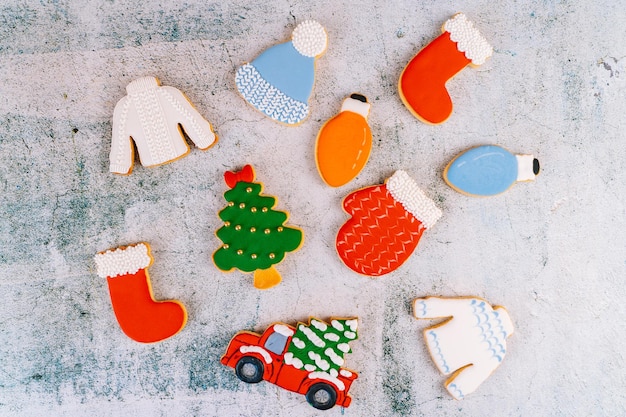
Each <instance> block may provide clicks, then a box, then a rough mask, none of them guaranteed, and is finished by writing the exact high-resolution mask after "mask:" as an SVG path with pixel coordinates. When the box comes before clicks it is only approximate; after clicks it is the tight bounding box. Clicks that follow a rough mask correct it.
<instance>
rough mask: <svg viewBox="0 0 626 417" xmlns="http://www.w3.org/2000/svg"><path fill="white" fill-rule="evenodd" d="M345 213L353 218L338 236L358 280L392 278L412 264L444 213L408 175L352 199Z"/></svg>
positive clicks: (399, 174) (339, 246)
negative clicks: (407, 263) (359, 276)
mask: <svg viewBox="0 0 626 417" xmlns="http://www.w3.org/2000/svg"><path fill="white" fill-rule="evenodd" d="M343 207H344V210H345V211H346V212H347V213H348V214H350V215H351V216H352V218H351V219H349V220H348V221H347V222H346V223H345V224H344V225H343V226H342V227H341V229H339V233H338V234H337V241H336V245H337V252H338V253H339V257H340V258H341V260H342V261H343V262H344V263H345V264H346V265H347V266H348V267H349V268H350V269H352V270H354V271H356V272H358V273H359V274H363V275H369V276H372V277H376V276H380V275H384V274H387V273H389V272H391V271H393V270H395V269H396V268H398V267H399V266H400V265H402V264H403V263H404V261H406V260H407V259H408V257H409V256H410V255H411V253H413V251H414V250H415V248H416V247H417V243H418V242H419V240H420V238H421V236H422V233H423V232H424V230H425V229H429V228H431V227H432V226H433V225H434V224H435V223H436V222H437V220H439V218H440V217H441V210H439V208H437V206H436V205H435V203H434V202H433V201H432V200H431V199H430V198H428V197H427V196H426V195H425V194H424V193H423V192H422V190H420V189H419V187H418V186H417V184H415V182H414V181H413V180H412V179H411V177H409V175H408V174H407V173H406V172H404V171H396V173H395V174H393V175H392V176H391V177H390V178H389V179H388V180H387V181H386V183H385V184H382V185H376V186H373V187H368V188H364V189H361V190H358V191H355V192H353V193H352V194H350V195H348V196H347V197H346V198H345V199H344V201H343Z"/></svg>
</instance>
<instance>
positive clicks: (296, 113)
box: [235, 20, 328, 126]
mask: <svg viewBox="0 0 626 417" xmlns="http://www.w3.org/2000/svg"><path fill="white" fill-rule="evenodd" d="M327 43H328V39H327V35H326V30H324V28H323V27H322V25H320V24H319V23H318V22H316V21H313V20H305V21H304V22H302V23H300V24H299V25H298V26H296V28H295V29H294V31H293V33H292V36H291V41H289V42H285V43H281V44H279V45H275V46H273V47H271V48H269V49H267V50H266V51H265V52H263V53H262V54H261V55H259V56H258V57H257V58H256V59H255V60H254V61H252V62H250V63H248V64H245V65H242V66H241V67H239V68H238V69H237V74H236V76H235V83H236V85H237V90H238V91H239V93H240V94H241V95H242V96H243V98H244V99H245V100H246V101H247V102H248V103H249V104H250V105H252V107H254V108H255V109H257V110H259V111H260V112H261V113H263V114H264V115H266V116H267V117H269V118H271V119H272V120H275V121H277V122H280V123H283V124H286V125H292V126H293V125H298V124H300V123H302V122H303V121H304V119H306V117H307V116H308V114H309V97H310V96H311V91H312V89H313V84H314V82H315V60H316V59H317V58H319V57H320V56H321V55H323V54H324V52H325V51H326V46H327Z"/></svg>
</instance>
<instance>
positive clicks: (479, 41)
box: [443, 13, 493, 65]
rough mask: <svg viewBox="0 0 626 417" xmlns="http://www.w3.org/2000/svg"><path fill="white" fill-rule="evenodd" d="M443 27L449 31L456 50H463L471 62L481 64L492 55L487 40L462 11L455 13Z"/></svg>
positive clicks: (491, 49)
mask: <svg viewBox="0 0 626 417" xmlns="http://www.w3.org/2000/svg"><path fill="white" fill-rule="evenodd" d="M443 29H444V30H445V31H446V32H448V33H450V39H452V40H453V41H454V42H456V44H457V48H458V50H459V51H460V52H463V53H464V54H465V56H466V57H467V59H470V60H471V61H472V64H474V65H482V64H483V63H484V62H485V61H486V60H487V58H489V57H490V56H491V55H493V48H492V47H491V45H490V44H489V42H487V40H486V39H485V38H484V37H483V35H481V33H480V32H479V31H478V29H476V28H475V27H474V24H473V23H472V22H471V21H469V20H467V16H465V15H464V14H463V13H457V14H455V15H454V16H453V17H452V18H451V19H448V20H447V21H446V23H445V24H444V25H443Z"/></svg>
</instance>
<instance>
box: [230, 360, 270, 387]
mask: <svg viewBox="0 0 626 417" xmlns="http://www.w3.org/2000/svg"><path fill="white" fill-rule="evenodd" d="M263 370H264V366H263V363H262V362H261V361H260V360H258V359H257V358H254V357H252V356H244V357H243V358H241V359H239V362H237V365H235V374H236V375H237V378H239V379H241V380H242V381H243V382H247V383H248V384H256V383H257V382H260V381H262V380H263Z"/></svg>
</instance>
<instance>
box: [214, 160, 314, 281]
mask: <svg viewBox="0 0 626 417" xmlns="http://www.w3.org/2000/svg"><path fill="white" fill-rule="evenodd" d="M224 180H225V181H226V184H227V185H228V186H229V187H230V190H228V191H226V192H225V193H224V198H225V199H226V201H228V205H227V206H226V207H225V208H224V209H223V210H222V211H220V212H219V217H220V219H222V220H223V221H224V225H223V226H222V227H221V228H220V229H219V230H218V231H217V233H216V234H217V237H218V238H220V240H221V241H222V242H223V243H224V244H223V245H222V246H221V247H220V248H219V249H218V250H217V251H215V253H214V254H213V261H214V262H215V265H216V266H217V267H218V268H219V269H221V270H222V271H231V270H232V269H234V268H237V269H239V270H240V271H243V272H254V286H255V287H256V288H260V289H267V288H271V287H273V286H275V285H277V284H278V283H279V282H280V281H281V277H280V274H279V273H278V271H277V270H276V269H275V268H274V265H275V264H277V263H279V262H280V261H282V259H283V258H284V257H285V253H286V252H292V251H295V250H297V249H298V248H299V247H300V245H301V243H302V240H303V234H302V231H301V230H300V229H297V228H294V227H287V226H285V225H284V223H285V222H286V221H287V218H288V215H287V213H285V212H283V211H278V210H273V209H272V208H273V207H274V205H275V204H276V198H274V197H271V196H266V195H262V194H261V192H262V191H263V185H262V184H260V183H256V182H253V181H254V170H253V168H252V167H251V166H250V165H246V166H245V167H244V168H243V169H242V170H241V171H239V172H230V171H228V172H226V173H225V174H224Z"/></svg>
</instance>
